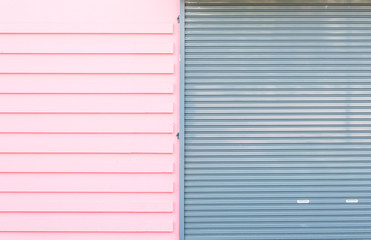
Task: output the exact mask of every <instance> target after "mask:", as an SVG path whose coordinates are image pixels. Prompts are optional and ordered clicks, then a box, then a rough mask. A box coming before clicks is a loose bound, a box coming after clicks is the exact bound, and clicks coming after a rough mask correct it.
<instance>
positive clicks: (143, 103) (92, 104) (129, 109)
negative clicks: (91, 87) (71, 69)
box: [0, 94, 173, 113]
mask: <svg viewBox="0 0 371 240" xmlns="http://www.w3.org/2000/svg"><path fill="white" fill-rule="evenodd" d="M172 101H173V99H172V96H171V95H159V94H157V95H143V94H140V95H122V94H0V102H1V103H2V104H0V113H1V112H2V113H171V112H173V103H172Z"/></svg>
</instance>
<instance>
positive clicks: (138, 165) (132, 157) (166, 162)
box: [0, 154, 175, 173]
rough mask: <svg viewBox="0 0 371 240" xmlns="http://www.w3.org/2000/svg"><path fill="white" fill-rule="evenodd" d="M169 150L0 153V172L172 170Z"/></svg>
mask: <svg viewBox="0 0 371 240" xmlns="http://www.w3.org/2000/svg"><path fill="white" fill-rule="evenodd" d="M174 157H175V156H174V155H170V154H0V172H81V173H82V172H96V173H98V172H99V173H110V172H111V173H144V172H147V173H171V172H173V164H174V162H175V160H174Z"/></svg>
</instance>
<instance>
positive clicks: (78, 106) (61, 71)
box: [0, 0, 179, 240]
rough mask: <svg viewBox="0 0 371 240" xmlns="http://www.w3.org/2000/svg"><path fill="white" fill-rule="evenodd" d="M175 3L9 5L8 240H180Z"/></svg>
mask: <svg viewBox="0 0 371 240" xmlns="http://www.w3.org/2000/svg"><path fill="white" fill-rule="evenodd" d="M178 9H179V3H178V1H175V0H138V1H133V0H63V1H60V0H33V1H28V0H16V1H14V0H11V1H10V0H0V239H7V240H36V239H37V240H62V239H63V240H88V239H89V240H123V239H125V240H126V239H127V240H129V239H130V240H148V239H151V240H176V239H178V210H177V209H178V176H179V175H178V140H177V138H176V132H177V131H178V113H179V112H178V72H179V71H178V63H179V49H178V48H179V46H178V35H179V34H178V31H179V27H178V23H177V20H176V19H177V16H178V14H179V10H178Z"/></svg>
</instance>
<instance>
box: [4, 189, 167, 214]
mask: <svg viewBox="0 0 371 240" xmlns="http://www.w3.org/2000/svg"><path fill="white" fill-rule="evenodd" d="M172 198H173V197H172V196H171V195H170V194H115V193H104V194H102V193H85V194H84V193H73V194H71V193H70V194H69V193H0V214H1V213H2V212H138V213H145V212H172V211H173V199H172Z"/></svg>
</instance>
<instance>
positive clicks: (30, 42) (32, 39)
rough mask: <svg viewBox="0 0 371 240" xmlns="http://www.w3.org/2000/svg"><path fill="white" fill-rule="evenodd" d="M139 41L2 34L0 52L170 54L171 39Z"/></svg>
mask: <svg viewBox="0 0 371 240" xmlns="http://www.w3.org/2000/svg"><path fill="white" fill-rule="evenodd" d="M0 27H1V26H0ZM147 27H148V26H147ZM141 38H142V39H141ZM141 38H139V39H138V37H136V38H129V37H128V36H127V35H123V34H120V35H116V34H16V35H15V34H2V35H0V53H36V54H40V53H95V54H97V53H133V54H135V53H137V54H142V53H154V54H156V53H157V54H159V53H162V54H170V53H174V40H173V38H172V37H171V36H166V38H159V37H157V36H156V35H150V36H148V35H143V36H142V37H141ZM25 42H27V44H24V43H25Z"/></svg>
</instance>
